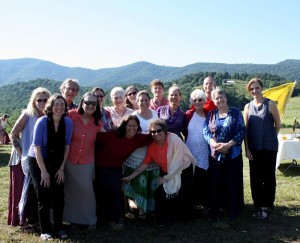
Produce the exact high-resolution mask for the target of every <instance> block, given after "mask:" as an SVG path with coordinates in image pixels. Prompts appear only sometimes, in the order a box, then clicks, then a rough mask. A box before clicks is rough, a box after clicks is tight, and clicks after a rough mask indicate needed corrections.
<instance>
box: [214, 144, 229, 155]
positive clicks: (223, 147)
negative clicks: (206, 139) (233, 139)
mask: <svg viewBox="0 0 300 243" xmlns="http://www.w3.org/2000/svg"><path fill="white" fill-rule="evenodd" d="M218 145H219V146H218V148H216V150H217V151H218V152H220V153H222V154H227V153H228V152H229V150H230V146H229V144H228V143H218Z"/></svg>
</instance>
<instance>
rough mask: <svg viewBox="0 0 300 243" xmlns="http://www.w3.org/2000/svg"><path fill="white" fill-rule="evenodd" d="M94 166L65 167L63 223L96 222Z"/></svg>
mask: <svg viewBox="0 0 300 243" xmlns="http://www.w3.org/2000/svg"><path fill="white" fill-rule="evenodd" d="M94 175H95V166H94V164H93V163H92V164H84V165H81V164H72V163H71V162H69V161H67V162H66V165H65V183H64V184H65V208H64V221H65V222H69V223H73V224H81V225H93V224H96V222H97V216H96V198H95V192H94V187H93V178H94Z"/></svg>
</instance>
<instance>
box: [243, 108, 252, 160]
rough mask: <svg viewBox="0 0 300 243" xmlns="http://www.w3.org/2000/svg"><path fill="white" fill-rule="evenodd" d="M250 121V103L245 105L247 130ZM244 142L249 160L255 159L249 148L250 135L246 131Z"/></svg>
mask: <svg viewBox="0 0 300 243" xmlns="http://www.w3.org/2000/svg"><path fill="white" fill-rule="evenodd" d="M248 121H249V103H248V104H246V105H245V108H244V122H245V127H246V131H247V129H248ZM244 144H245V153H246V157H247V158H248V159H249V160H253V156H252V153H251V151H250V149H249V146H248V137H247V132H246V133H245V138H244Z"/></svg>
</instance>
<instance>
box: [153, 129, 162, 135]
mask: <svg viewBox="0 0 300 243" xmlns="http://www.w3.org/2000/svg"><path fill="white" fill-rule="evenodd" d="M162 131H163V130H162V129H158V130H152V131H150V133H151V134H152V135H154V134H159V133H161V132H162Z"/></svg>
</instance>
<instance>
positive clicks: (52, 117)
mask: <svg viewBox="0 0 300 243" xmlns="http://www.w3.org/2000/svg"><path fill="white" fill-rule="evenodd" d="M45 113H46V115H45V116H43V117H41V118H39V119H38V120H37V122H36V124H35V126H34V131H33V142H32V145H31V147H30V149H29V152H28V155H29V156H30V157H29V170H30V175H31V179H32V182H33V186H34V189H35V191H36V194H37V199H38V214H39V221H40V227H41V239H42V240H51V239H52V234H51V232H52V229H51V222H50V208H51V207H52V208H53V220H54V230H55V231H56V232H57V234H58V236H59V238H61V239H64V238H67V235H66V233H65V231H64V230H63V228H62V219H63V210H64V166H65V162H66V159H67V156H68V153H69V145H70V143H71V138H72V131H73V123H72V121H71V119H69V118H68V117H65V115H66V113H67V102H66V100H65V99H64V98H63V97H62V96H61V95H59V94H54V95H52V96H51V97H50V98H49V100H48V102H47V104H46V107H45Z"/></svg>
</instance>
